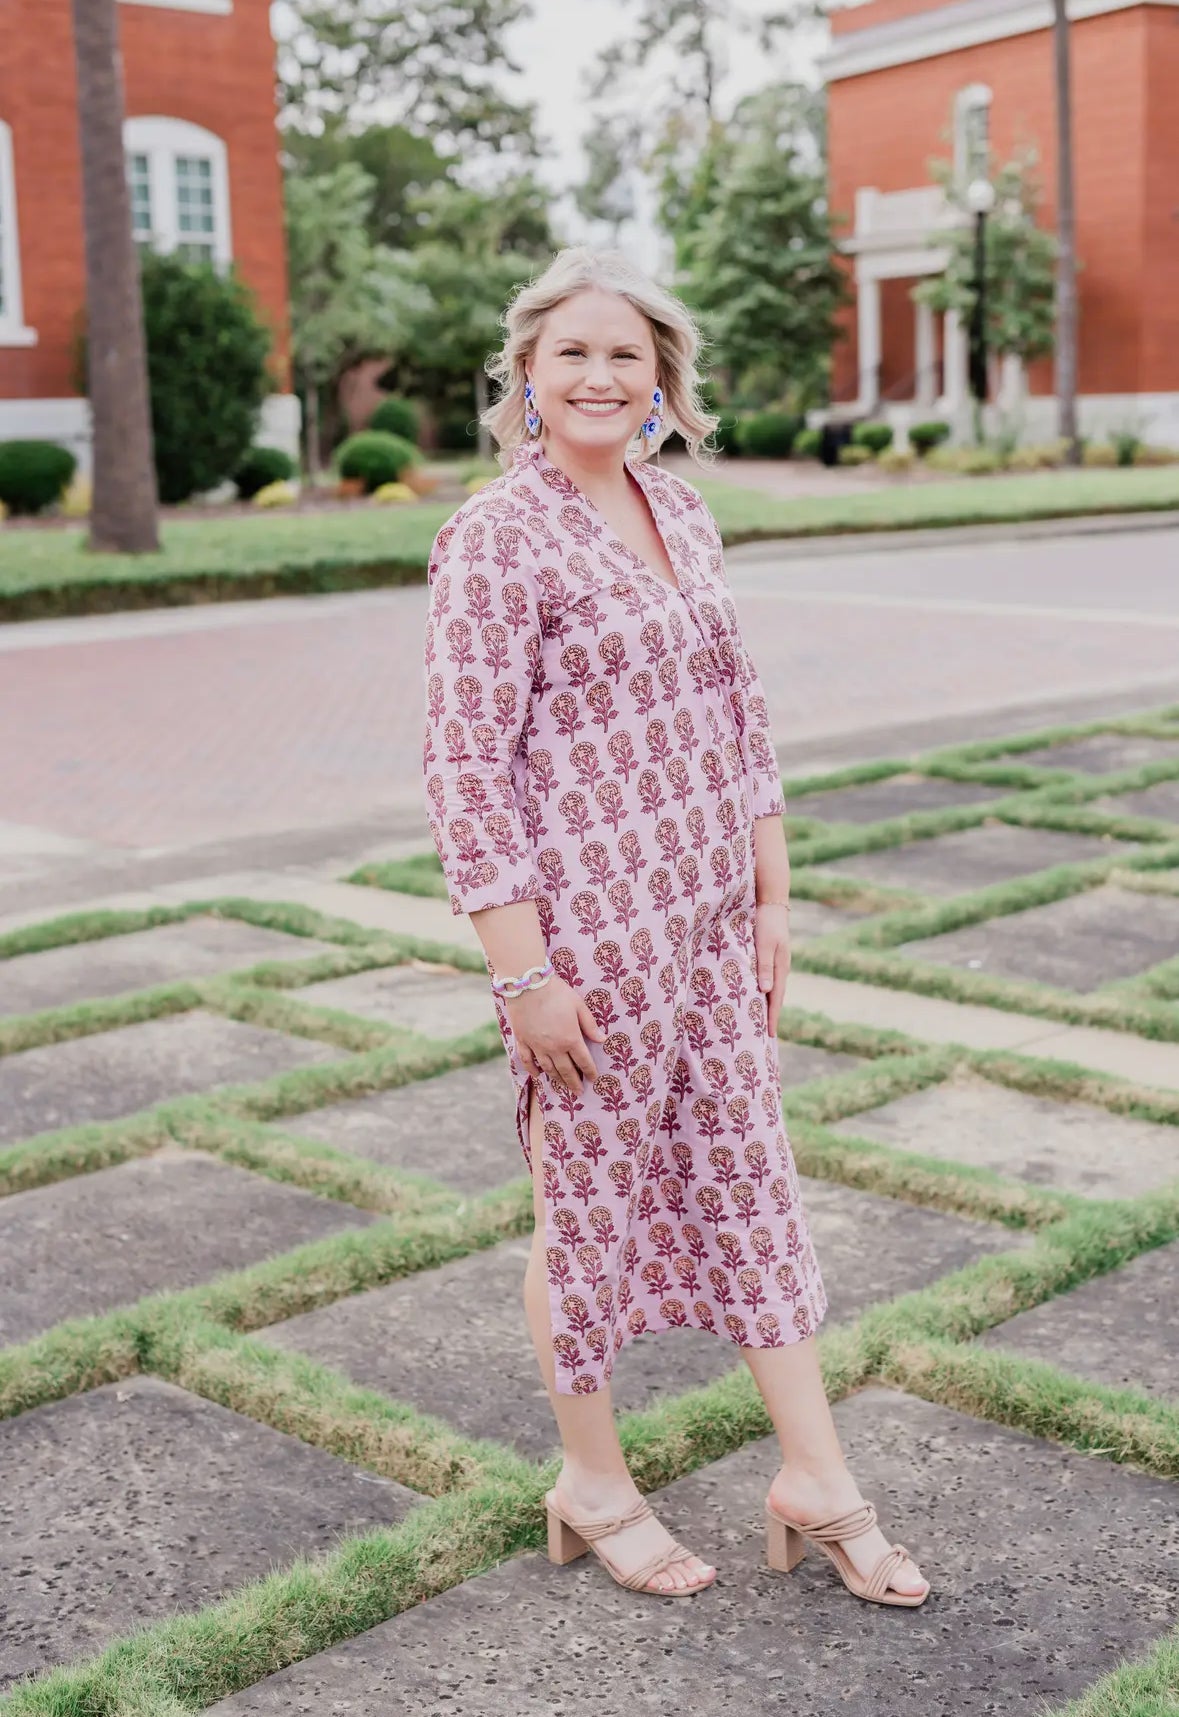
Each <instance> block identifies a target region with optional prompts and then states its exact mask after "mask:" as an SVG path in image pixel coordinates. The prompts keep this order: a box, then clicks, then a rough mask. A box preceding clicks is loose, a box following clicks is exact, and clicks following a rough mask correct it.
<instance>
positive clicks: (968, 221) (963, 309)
mask: <svg viewBox="0 0 1179 1717" xmlns="http://www.w3.org/2000/svg"><path fill="white" fill-rule="evenodd" d="M930 171H931V173H932V174H933V177H934V178H935V179H936V180H937V181H938V182H939V183H940V184H941V185H942V186H943V188H944V190H945V195H946V201H947V203H948V204H949V206H950V208H951V209H952V210H954V211H955V212H956V213H957V215H958V217H959V219H958V221H957V222H956V224H955V225H954V226H953V227H951V228H950V229H949V230H948V231H942V232H940V233H939V234H938V235H937V239H936V243H937V245H938V247H939V249H941V248H944V249H947V250H948V252H949V261H948V262H947V264H946V268H945V271H944V273H942V274H939V275H931V276H930V278H929V279H928V280H924V281H922V282H921V284H920V285H919V286H916V287H914V289H913V297H914V298H915V299H916V300H917V301H918V302H919V303H924V304H929V305H931V306H932V307H933V309H934V310H938V311H943V312H944V311H946V310H956V311H957V312H958V314H959V315H960V316H961V317H962V319H963V322H964V323H969V320H970V317H971V314H972V312H973V310H974V305H975V298H976V290H977V289H976V284H975V277H976V268H975V236H974V234H975V227H974V218H973V217H972V216H971V215H970V213H969V212H968V209H967V205H966V187H965V186H964V185H961V184H958V183H956V182H955V179H954V174H953V170H952V168H951V167H950V166H949V164H948V163H946V162H944V161H935V162H933V163H932V164H931V168H930ZM993 183H994V187H995V207H994V210H993V212H992V213H991V214H990V215H989V216H988V217H987V225H986V323H987V348H988V350H989V351H992V352H995V353H997V354H998V355H999V356H1001V357H1002V356H1013V357H1018V358H1021V359H1023V361H1024V362H1025V363H1030V362H1031V360H1032V359H1033V358H1040V357H1044V356H1045V355H1046V354H1047V353H1048V352H1051V350H1052V346H1053V339H1054V324H1055V297H1056V255H1057V244H1056V239H1055V238H1054V236H1053V235H1052V234H1051V233H1049V232H1045V231H1044V229H1043V228H1042V227H1040V226H1038V225H1037V222H1036V215H1037V211H1038V209H1039V206H1040V201H1041V191H1040V184H1039V179H1038V177H1037V173H1036V153H1035V150H1034V149H1030V148H1029V149H1025V150H1023V151H1022V152H1021V153H1020V154H1019V155H1017V156H1016V157H1015V158H1014V159H1012V160H1011V161H1009V162H1008V163H1007V164H1006V166H1004V167H1002V168H1000V169H999V171H998V172H997V173H995V174H994V175H993Z"/></svg>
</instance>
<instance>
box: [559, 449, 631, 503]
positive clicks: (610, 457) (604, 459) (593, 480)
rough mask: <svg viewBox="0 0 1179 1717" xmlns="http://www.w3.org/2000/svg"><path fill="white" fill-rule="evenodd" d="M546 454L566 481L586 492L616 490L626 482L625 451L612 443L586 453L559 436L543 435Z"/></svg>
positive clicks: (600, 493) (604, 493) (623, 487)
mask: <svg viewBox="0 0 1179 1717" xmlns="http://www.w3.org/2000/svg"><path fill="white" fill-rule="evenodd" d="M542 445H543V451H544V455H545V458H546V459H548V460H549V461H550V462H551V463H552V464H553V465H556V466H557V468H558V469H559V470H561V471H563V472H564V473H565V475H566V477H568V479H569V481H570V482H571V483H573V484H575V485H576V486H577V488H579V489H582V490H584V491H585V493H586V494H587V495H590V496H594V495H608V494H610V493H611V491H614V492H615V493H618V492H620V491H622V490H624V489H625V488H626V486H627V475H626V464H625V459H626V452H625V449H623V450H622V451H621V452H620V451H619V450H618V449H617V448H614V447H609V448H605V449H603V450H602V451H600V452H599V451H598V450H596V449H593V450H590V451H589V452H588V453H587V452H586V451H585V450H584V449H582V448H578V447H574V446H571V445H570V444H569V443H567V442H565V441H563V440H561V439H560V438H559V437H557V438H554V437H546V438H545V440H544V442H543V444H542Z"/></svg>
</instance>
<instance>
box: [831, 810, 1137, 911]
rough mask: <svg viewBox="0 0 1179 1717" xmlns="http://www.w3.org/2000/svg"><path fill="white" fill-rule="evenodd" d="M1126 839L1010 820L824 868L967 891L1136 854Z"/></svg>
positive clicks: (932, 890)
mask: <svg viewBox="0 0 1179 1717" xmlns="http://www.w3.org/2000/svg"><path fill="white" fill-rule="evenodd" d="M1137 850H1138V849H1137V847H1136V846H1134V845H1132V844H1131V843H1128V842H1125V841H1107V840H1103V839H1102V838H1100V837H1099V836H1097V835H1072V834H1061V833H1060V831H1059V830H1057V829H1024V828H1017V827H1015V826H1014V825H1013V824H1009V823H989V824H987V825H986V826H985V827H983V828H978V829H960V830H959V831H958V832H957V834H953V835H937V836H935V837H934V838H933V839H931V840H925V841H910V842H909V843H908V844H907V845H906V846H902V847H884V848H882V849H881V850H880V851H878V852H869V853H857V854H855V855H854V856H853V857H851V858H841V859H833V860H831V862H830V863H824V865H823V869H824V870H830V871H834V872H835V873H836V874H837V875H839V876H857V877H864V878H866V879H867V880H868V881H870V882H883V883H891V884H894V885H896V886H898V887H901V888H914V889H918V890H920V891H921V892H923V893H926V894H935V895H953V894H968V893H970V892H972V891H973V890H974V889H976V888H988V887H990V885H991V884H992V883H996V882H1010V881H1011V880H1012V879H1013V878H1014V877H1019V876H1029V875H1031V874H1032V873H1033V872H1035V871H1039V870H1050V869H1051V868H1052V866H1054V865H1058V864H1083V863H1085V862H1086V861H1087V860H1090V859H1101V858H1114V857H1117V856H1118V854H1120V853H1131V852H1136V851H1137Z"/></svg>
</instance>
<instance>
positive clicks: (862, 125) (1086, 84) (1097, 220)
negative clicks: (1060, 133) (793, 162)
mask: <svg viewBox="0 0 1179 1717" xmlns="http://www.w3.org/2000/svg"><path fill="white" fill-rule="evenodd" d="M1069 15H1070V19H1071V33H1072V59H1073V93H1074V105H1075V164H1076V181H1077V251H1078V255H1079V257H1080V260H1081V264H1082V270H1081V275H1080V294H1081V327H1080V377H1079V380H1080V392H1081V396H1082V397H1081V420H1082V428H1083V430H1085V431H1086V432H1090V433H1100V432H1101V431H1102V430H1108V429H1110V428H1116V427H1118V426H1119V425H1121V424H1129V423H1136V424H1138V425H1140V426H1141V427H1142V428H1143V429H1144V430H1145V432H1146V433H1147V434H1148V435H1149V436H1150V438H1151V439H1154V440H1157V441H1164V442H1167V443H1169V444H1170V445H1174V446H1179V0H1070V5H1069ZM1051 22H1052V6H1051V4H1050V0H950V3H949V4H947V3H946V0H867V3H861V4H852V5H849V6H847V7H846V8H845V9H844V10H842V11H839V12H837V13H836V14H835V15H834V16H833V18H832V42H831V48H830V52H829V54H828V57H827V60H826V64H825V70H826V75H827V78H828V82H829V86H830V128H831V137H830V142H831V168H830V174H831V200H832V206H833V208H834V209H835V210H836V211H837V212H838V213H839V214H840V215H842V216H843V217H844V219H845V221H846V225H845V227H844V229H843V233H844V241H843V248H844V249H845V251H846V253H847V256H848V266H849V270H850V272H851V274H852V276H853V282H854V287H855V303H854V306H853V308H852V310H851V311H850V313H849V316H848V330H847V331H848V338H847V340H846V341H844V342H842V344H841V347H840V349H839V351H838V353H837V356H836V369H835V381H834V398H835V400H836V401H837V402H843V403H844V404H845V405H846V406H848V407H852V408H854V409H855V410H857V411H863V412H875V411H877V410H880V411H882V412H883V414H884V415H888V414H889V413H890V411H891V410H892V408H894V407H895V406H897V405H898V404H901V403H904V402H913V403H914V404H915V405H916V406H918V407H919V408H920V414H921V415H927V416H928V415H935V414H936V415H942V416H947V417H951V418H954V419H956V420H958V421H961V418H962V410H963V404H964V401H965V398H966V393H967V383H966V365H967V355H966V337H965V331H964V330H963V329H962V328H961V327H960V326H959V325H958V322H957V319H956V318H955V317H953V316H947V317H945V318H942V317H940V316H935V315H934V314H933V312H931V311H929V310H922V309H920V308H918V307H917V306H915V305H914V303H913V300H912V297H911V291H912V288H913V286H914V284H915V283H916V281H917V280H918V279H920V278H921V277H922V276H924V275H927V274H930V273H934V272H937V271H938V270H940V268H941V267H943V266H944V255H939V252H938V249H937V236H938V231H939V227H940V228H941V229H942V230H944V225H945V222H946V220H947V218H951V217H948V215H947V210H946V206H945V202H944V199H943V196H942V193H941V191H940V189H939V188H938V187H937V186H936V185H935V184H934V183H933V181H932V179H931V177H930V172H929V162H930V160H931V159H932V158H935V157H940V158H942V159H952V160H953V163H954V170H955V173H956V174H958V175H960V176H961V179H962V181H963V182H964V183H965V182H968V180H969V179H970V178H973V177H975V176H976V175H977V172H978V169H979V164H980V163H981V162H985V160H986V156H987V150H988V149H989V150H990V156H991V160H992V161H993V162H994V163H996V164H1002V163H1003V162H1004V161H1006V160H1009V159H1010V158H1011V157H1012V156H1013V155H1014V154H1015V153H1016V151H1017V150H1018V149H1019V148H1021V147H1022V146H1025V145H1027V144H1029V143H1030V144H1034V145H1035V147H1036V148H1037V150H1038V152H1039V157H1040V168H1039V170H1040V175H1041V178H1042V183H1043V189H1044V192H1045V200H1044V204H1043V206H1042V211H1041V217H1040V218H1041V220H1042V223H1043V224H1044V225H1045V226H1047V227H1049V228H1053V227H1054V226H1055V207H1054V198H1055V185H1056V121H1055V96H1054V83H1053V60H1052V30H1051ZM997 379H998V391H999V393H1000V396H1001V398H1002V401H1003V404H1004V406H1005V407H1007V408H1009V409H1010V410H1011V411H1013V412H1014V413H1015V414H1016V415H1017V416H1018V417H1019V418H1020V419H1022V421H1023V424H1024V430H1025V434H1027V435H1028V436H1029V437H1031V438H1039V437H1040V436H1042V435H1044V434H1051V433H1053V432H1054V425H1055V402H1054V400H1053V399H1052V397H1051V396H1052V386H1053V381H1052V365H1051V362H1043V363H1037V364H1034V365H1033V366H1032V367H1031V369H1030V371H1029V373H1028V374H1027V376H1026V377H1024V376H1022V375H1021V374H1020V373H1019V366H1018V365H1015V364H1012V363H1008V364H1007V365H1005V366H1004V373H1003V375H1002V376H1001V377H999V378H997ZM910 409H911V407H910Z"/></svg>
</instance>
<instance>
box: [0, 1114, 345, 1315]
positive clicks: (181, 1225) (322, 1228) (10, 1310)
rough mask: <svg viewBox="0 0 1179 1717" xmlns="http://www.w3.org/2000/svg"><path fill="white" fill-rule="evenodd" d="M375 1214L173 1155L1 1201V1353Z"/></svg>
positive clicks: (209, 1160)
mask: <svg viewBox="0 0 1179 1717" xmlns="http://www.w3.org/2000/svg"><path fill="white" fill-rule="evenodd" d="M376 1220H377V1219H376V1217H375V1216H374V1215H372V1214H371V1213H370V1212H368V1211H363V1210H356V1209H354V1208H353V1206H352V1205H349V1204H340V1203H338V1202H336V1201H335V1200H334V1199H330V1198H319V1197H318V1196H317V1195H316V1194H314V1193H311V1192H305V1191H304V1190H303V1189H302V1188H301V1187H295V1186H283V1185H281V1184H280V1183H279V1182H277V1181H272V1180H268V1179H266V1177H265V1176H263V1175H257V1174H251V1173H250V1172H249V1171H248V1170H247V1169H241V1168H237V1167H235V1166H233V1165H232V1164H230V1163H224V1162H221V1161H219V1160H218V1159H216V1158H214V1157H205V1156H198V1155H196V1154H194V1153H192V1152H188V1151H180V1150H175V1149H171V1148H170V1149H168V1150H164V1151H161V1152H159V1153H158V1154H157V1155H155V1156H152V1157H144V1158H141V1159H139V1160H138V1161H137V1162H130V1163H120V1164H119V1166H118V1167H117V1168H109V1169H100V1170H99V1171H98V1172H97V1173H96V1174H89V1175H79V1176H78V1177H77V1178H76V1179H74V1180H64V1181H58V1182H57V1183H56V1185H54V1186H43V1187H37V1188H36V1189H35V1190H34V1191H32V1192H22V1193H17V1194H15V1195H14V1196H13V1197H11V1198H6V1199H3V1200H2V1201H0V1346H5V1345H7V1344H9V1343H12V1342H20V1341H28V1340H29V1339H30V1337H32V1336H34V1335H39V1334H40V1332H41V1331H42V1330H46V1329H50V1328H51V1327H52V1326H53V1325H54V1324H55V1323H57V1322H59V1320H60V1319H62V1318H70V1317H82V1316H88V1315H90V1314H92V1313H98V1312H104V1311H108V1310H109V1309H110V1308H111V1307H112V1306H118V1305H127V1304H129V1303H130V1302H131V1301H133V1300H137V1299H139V1298H140V1297H141V1296H142V1295H145V1294H153V1293H158V1292H160V1291H161V1290H162V1289H166V1288H188V1287H192V1286H194V1285H195V1284H196V1283H197V1282H205V1281H208V1280H209V1279H210V1278H211V1277H213V1276H217V1275H220V1274H221V1273H222V1272H223V1271H226V1270H239V1269H242V1268H243V1267H244V1266H245V1265H247V1264H254V1263H257V1262H259V1261H260V1260H261V1259H263V1258H270V1257H274V1256H275V1255H277V1254H278V1253H282V1252H288V1251H290V1250H291V1248H292V1247H295V1246H302V1245H304V1244H305V1243H306V1242H307V1241H309V1240H321V1239H324V1238H326V1237H327V1236H328V1235H329V1234H339V1233H341V1232H342V1231H343V1230H344V1229H348V1228H353V1229H354V1228H359V1227H363V1226H366V1225H367V1224H368V1223H370V1222H375V1221H376Z"/></svg>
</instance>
